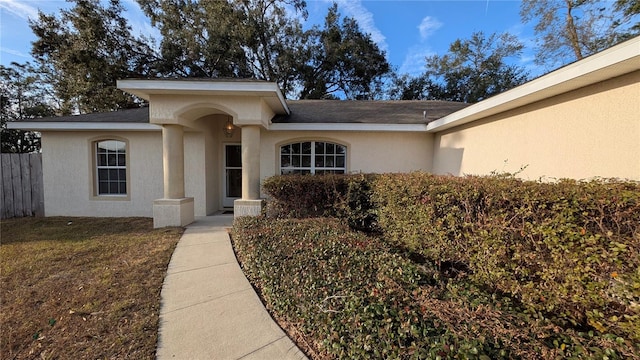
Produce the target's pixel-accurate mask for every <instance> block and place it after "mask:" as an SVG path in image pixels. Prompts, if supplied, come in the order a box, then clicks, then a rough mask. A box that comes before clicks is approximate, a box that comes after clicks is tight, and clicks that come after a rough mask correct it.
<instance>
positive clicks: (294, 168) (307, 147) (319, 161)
mask: <svg viewBox="0 0 640 360" xmlns="http://www.w3.org/2000/svg"><path fill="white" fill-rule="evenodd" d="M346 172H347V147H346V146H344V145H340V144H336V143H331V142H324V141H303V142H296V143H291V144H286V145H282V146H280V174H283V175H284V174H344V173H346Z"/></svg>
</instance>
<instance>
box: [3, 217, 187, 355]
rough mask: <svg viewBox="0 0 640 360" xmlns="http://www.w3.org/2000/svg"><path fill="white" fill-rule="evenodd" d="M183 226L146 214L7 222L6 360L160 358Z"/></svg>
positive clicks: (4, 270)
mask: <svg viewBox="0 0 640 360" xmlns="http://www.w3.org/2000/svg"><path fill="white" fill-rule="evenodd" d="M182 231H183V230H182V229H180V228H167V229H156V230H154V229H153V223H152V220H151V219H147V218H67V217H65V218H61V217H58V218H22V219H10V220H3V221H2V222H1V223H0V235H1V238H0V354H2V355H1V356H0V357H1V358H2V359H36V358H38V359H57V358H65V359H73V358H75V359H116V358H117V359H122V358H132V359H152V358H154V357H155V350H156V343H157V338H158V312H159V308H160V290H161V288H162V282H163V280H164V275H165V272H166V269H167V265H168V263H169V259H170V257H171V254H172V252H173V249H174V248H175V245H176V243H177V242H178V239H179V238H180V235H181V234H182Z"/></svg>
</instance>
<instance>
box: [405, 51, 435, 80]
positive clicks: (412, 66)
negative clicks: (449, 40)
mask: <svg viewBox="0 0 640 360" xmlns="http://www.w3.org/2000/svg"><path fill="white" fill-rule="evenodd" d="M431 55H435V52H434V51H432V50H431V49H430V48H429V47H428V46H422V45H414V46H412V47H411V48H409V50H408V51H407V55H406V56H405V58H404V61H403V62H402V65H400V68H399V69H398V73H400V74H409V75H411V76H417V75H420V74H422V73H423V72H424V71H425V70H426V69H425V67H424V66H425V63H426V61H425V58H426V57H427V56H431Z"/></svg>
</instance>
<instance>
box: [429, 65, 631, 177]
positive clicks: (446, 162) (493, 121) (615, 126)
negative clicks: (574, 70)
mask: <svg viewBox="0 0 640 360" xmlns="http://www.w3.org/2000/svg"><path fill="white" fill-rule="evenodd" d="M638 99H640V71H636V72H635V73H632V74H630V75H628V76H625V77H620V78H614V79H611V80H608V81H605V82H602V83H599V84H595V85H591V86H588V87H585V88H581V89H578V90H576V91H572V92H570V93H565V94H562V95H559V96H555V97H553V98H550V99H546V100H543V101H540V102H537V103H534V104H530V105H527V106H524V107H521V108H518V109H515V110H511V111H508V112H506V113H502V114H498V115H494V116H491V117H489V118H486V119H482V120H478V121H474V122H472V123H469V124H466V125H462V126H459V127H456V128H452V129H449V130H446V131H443V132H441V133H436V136H435V141H434V161H433V172H434V173H437V174H448V173H450V174H454V175H463V174H488V173H491V172H492V171H497V172H510V173H513V172H517V171H519V169H520V168H521V167H526V169H525V170H523V171H522V172H521V173H520V174H519V175H518V176H520V177H522V178H528V179H538V178H540V177H544V178H545V179H547V180H553V179H554V178H575V179H585V178H592V177H618V178H626V179H634V180H640V101H638Z"/></svg>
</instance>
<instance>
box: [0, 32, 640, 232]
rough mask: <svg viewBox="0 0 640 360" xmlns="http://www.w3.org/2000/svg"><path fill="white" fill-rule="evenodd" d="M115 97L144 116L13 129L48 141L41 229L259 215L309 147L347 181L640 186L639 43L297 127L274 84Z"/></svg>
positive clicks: (311, 109)
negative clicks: (383, 178) (111, 155)
mask: <svg viewBox="0 0 640 360" xmlns="http://www.w3.org/2000/svg"><path fill="white" fill-rule="evenodd" d="M118 86H119V87H120V88H121V89H123V90H125V91H127V92H130V93H132V94H135V95H138V96H140V97H141V98H143V99H146V100H147V101H149V109H138V110H133V111H129V112H127V113H126V114H128V115H126V114H125V113H124V112H114V113H110V114H108V115H105V114H95V115H94V114H92V115H85V116H83V117H78V118H74V117H66V118H64V120H62V121H60V120H57V119H45V120H40V121H31V122H21V123H11V124H9V128H14V129H25V130H34V131H40V132H41V133H42V152H43V174H44V179H43V181H44V193H45V215H47V216H63V215H64V216H153V217H154V226H157V227H162V226H173V225H178V226H182V225H186V224H188V223H189V222H191V221H193V218H194V216H204V215H210V214H214V213H216V212H218V211H220V210H223V209H230V208H233V209H234V211H235V214H236V216H240V215H255V214H258V213H260V209H261V206H262V200H261V198H263V197H265V195H266V194H263V193H261V189H260V183H261V182H262V181H263V180H264V179H265V178H267V177H270V176H273V175H276V174H279V172H280V168H279V165H280V164H279V159H280V146H282V145H285V144H290V143H296V142H303V141H324V142H333V143H338V144H341V145H343V146H345V147H346V171H347V172H352V173H353V172H362V173H383V172H410V171H416V170H421V171H428V172H433V173H436V174H453V175H464V174H479V175H484V174H490V173H504V172H508V173H517V176H519V177H522V178H527V179H539V178H542V179H544V180H548V181H553V180H554V179H558V178H574V179H588V178H592V177H606V178H610V177H617V178H623V179H630V180H637V181H640V101H638V99H640V37H638V38H635V39H632V40H630V41H627V42H625V43H622V44H620V45H617V46H615V47H613V48H611V49H608V50H606V51H603V52H601V53H599V54H595V55H593V56H590V57H588V58H586V59H583V60H581V61H578V62H576V63H574V64H570V65H567V66H566V67H564V68H562V69H559V70H557V71H554V72H552V73H549V74H547V75H544V76H542V77H540V78H537V79H534V80H532V81H530V82H528V83H526V84H523V85H521V86H519V87H517V88H514V89H511V90H509V91H507V92H504V93H502V94H499V95H496V96H494V97H491V98H489V99H486V100H484V101H481V102H479V103H477V104H473V105H469V106H467V105H466V104H454V105H455V106H449V105H448V104H443V102H440V103H437V104H436V103H427V102H425V103H424V104H423V103H422V102H412V103H402V102H396V103H394V104H390V103H389V102H386V103H383V102H378V103H375V102H355V101H354V102H347V101H345V102H339V101H338V102H324V103H314V102H312V101H308V102H298V103H295V105H293V104H294V103H293V102H291V104H292V105H291V106H292V108H295V109H296V110H297V112H295V113H292V110H291V108H290V106H289V104H288V102H287V101H286V100H285V99H284V97H283V96H282V93H281V92H280V90H279V89H278V88H277V84H275V83H268V82H259V81H250V80H247V81H238V80H235V81H226V80H218V81H216V80H124V81H119V82H118ZM408 104H409V105H408ZM460 105H464V106H460ZM429 106H430V107H429ZM436 106H439V107H436ZM422 107H424V109H426V110H424V111H423V109H422ZM318 109H325V111H324V112H323V111H321V110H318ZM385 109H386V110H385ZM389 109H392V111H391V112H390V111H389ZM438 109H440V110H438ZM442 109H446V112H444V113H438V114H439V115H438V116H437V117H434V115H433V114H434V112H435V111H442ZM142 110H144V111H147V112H144V113H143V112H142ZM140 114H143V115H144V116H141V115H140ZM429 114H431V115H430V116H432V118H430V119H429V118H428V116H429ZM127 116H128V117H127ZM119 117H120V118H119ZM78 119H80V120H78ZM228 125H233V127H234V129H235V131H234V133H233V135H232V136H230V137H228V136H226V135H225V133H224V131H223V128H224V127H226V126H228ZM101 139H117V140H120V141H124V142H126V144H127V185H128V188H127V193H126V196H96V194H95V191H96V190H95V187H96V185H95V182H96V180H95V178H96V176H97V175H96V165H95V160H94V158H95V154H94V153H93V151H94V150H93V148H94V147H95V144H94V141H96V140H101ZM227 145H232V146H229V147H227ZM225 149H230V151H234V156H236V158H235V159H236V162H239V163H241V166H238V165H234V166H231V167H232V168H233V169H229V171H230V172H229V174H233V175H230V176H233V177H234V179H233V182H234V186H235V187H234V192H235V194H234V195H232V196H228V194H226V193H225V189H226V186H225V183H226V182H227V180H226V177H225V158H224V154H225ZM238 154H239V155H238ZM238 157H241V160H240V161H238V160H237V159H238ZM336 159H337V157H336ZM296 170H299V169H296ZM240 173H241V176H239V175H240ZM101 176H105V175H101ZM105 182H106V183H108V182H109V179H108V178H107V180H106V181H103V183H105ZM240 182H241V186H240V185H238V183H240ZM237 190H241V194H238V191H237Z"/></svg>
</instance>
